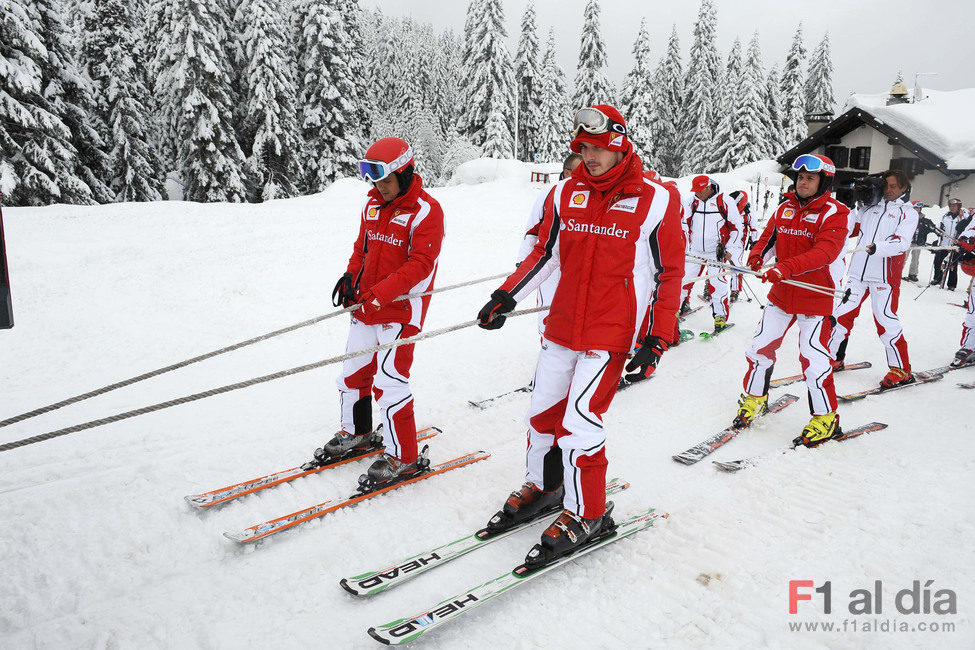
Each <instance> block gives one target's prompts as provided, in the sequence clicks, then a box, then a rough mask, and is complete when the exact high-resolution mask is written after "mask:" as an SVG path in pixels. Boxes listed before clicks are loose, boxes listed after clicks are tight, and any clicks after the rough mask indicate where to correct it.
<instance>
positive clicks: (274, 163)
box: [234, 0, 302, 201]
mask: <svg viewBox="0 0 975 650" xmlns="http://www.w3.org/2000/svg"><path fill="white" fill-rule="evenodd" d="M234 20H235V22H236V23H237V25H238V28H239V29H240V32H239V33H240V46H241V52H242V54H243V60H244V61H245V63H246V65H245V67H244V70H243V75H242V84H243V86H242V91H243V93H244V96H243V110H242V114H243V121H242V123H241V125H240V130H239V132H238V139H239V140H240V143H241V148H242V149H243V150H244V153H245V155H247V156H248V158H247V168H248V180H249V185H250V186H251V188H252V190H251V192H250V194H251V196H250V198H251V200H254V201H270V200H273V199H281V198H287V197H290V196H295V195H296V194H298V187H297V184H298V183H299V182H300V172H299V167H298V161H299V159H300V156H301V153H302V152H301V144H300V138H299V136H298V107H297V104H298V91H297V90H296V88H295V78H294V75H295V73H294V70H293V68H292V67H291V62H292V56H291V42H290V40H289V39H288V37H287V33H288V31H287V28H286V25H285V23H284V21H283V16H282V14H281V12H280V10H279V7H278V6H277V3H276V2H275V0H241V2H240V4H239V5H238V7H237V14H236V16H235V18H234Z"/></svg>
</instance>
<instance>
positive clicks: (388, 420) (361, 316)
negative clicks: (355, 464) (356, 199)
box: [336, 174, 444, 462]
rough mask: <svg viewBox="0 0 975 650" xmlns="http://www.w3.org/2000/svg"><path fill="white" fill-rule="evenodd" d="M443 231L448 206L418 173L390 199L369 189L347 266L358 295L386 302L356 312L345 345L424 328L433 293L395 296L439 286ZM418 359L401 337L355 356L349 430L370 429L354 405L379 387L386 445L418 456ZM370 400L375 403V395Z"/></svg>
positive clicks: (347, 375) (346, 383) (354, 347)
mask: <svg viewBox="0 0 975 650" xmlns="http://www.w3.org/2000/svg"><path fill="white" fill-rule="evenodd" d="M443 236H444V224H443V210H442V209H441V208H440V204H439V203H437V201H436V199H434V198H433V197H432V196H430V195H429V194H427V193H426V192H425V191H424V190H423V181H422V179H421V178H420V176H419V175H418V174H414V176H413V182H412V183H411V184H410V187H409V189H408V190H407V191H406V193H405V194H403V195H402V196H399V197H397V198H395V199H393V200H392V201H390V202H389V203H384V202H383V199H382V196H380V194H379V192H378V191H377V190H376V189H375V188H374V189H372V190H370V191H369V198H368V200H367V201H366V204H365V206H364V207H363V209H362V221H361V223H360V226H359V237H358V238H357V239H356V243H355V247H354V249H353V252H352V257H351V258H350V259H349V265H348V268H347V271H348V272H349V273H351V274H352V277H353V281H354V283H355V286H356V296H357V301H358V302H369V301H370V300H371V299H372V298H375V299H376V300H377V301H378V302H379V305H380V308H379V309H371V310H369V309H367V310H366V311H363V309H359V310H357V311H356V312H354V313H353V317H352V325H351V327H350V328H349V339H348V343H347V345H346V353H350V352H356V351H358V350H364V349H366V348H371V347H374V346H376V345H381V344H385V343H390V342H392V341H396V340H399V339H403V338H409V337H410V336H414V335H416V334H418V333H419V332H420V329H421V328H422V327H423V320H424V318H425V317H426V312H427V308H428V307H429V305H430V296H424V297H422V298H411V299H409V300H399V301H396V300H394V299H395V298H397V297H399V296H401V295H404V294H413V293H422V292H425V291H430V290H431V289H433V281H434V277H435V276H436V274H437V259H438V258H439V256H440V246H441V243H442V241H443ZM412 364H413V345H412V344H409V345H401V346H399V347H395V348H392V349H389V350H384V351H382V352H380V353H378V356H377V353H371V354H364V355H361V356H358V357H354V358H352V359H349V360H348V361H346V362H345V363H344V364H343V365H342V374H341V375H340V376H339V378H338V380H337V382H336V383H337V385H338V389H339V402H340V405H341V412H342V430H343V431H346V432H349V433H360V434H361V433H364V432H362V431H358V432H356V431H355V426H354V417H353V410H354V405H355V404H356V403H357V402H359V401H360V400H363V399H368V398H369V396H370V393H374V394H375V396H376V401H377V404H378V406H379V411H380V416H381V420H382V423H383V427H384V429H385V432H384V433H385V434H384V436H383V437H384V439H385V442H386V453H388V454H390V455H392V456H395V457H396V458H398V459H400V460H403V461H405V462H413V461H414V460H416V456H417V447H416V422H415V420H414V417H413V393H412V391H411V390H410V384H409V379H410V367H411V366H412ZM365 407H366V408H371V407H370V406H369V403H368V401H367V402H366V403H365ZM359 408H360V409H361V408H363V407H362V406H360V407H359Z"/></svg>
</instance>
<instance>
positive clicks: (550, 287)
mask: <svg viewBox="0 0 975 650" xmlns="http://www.w3.org/2000/svg"><path fill="white" fill-rule="evenodd" d="M550 191H551V190H546V191H544V192H541V193H540V194H539V195H538V198H537V199H535V204H534V205H532V211H531V214H529V215H528V223H527V224H525V236H524V238H523V239H522V240H521V247H520V248H519V249H518V264H521V263H522V262H523V261H525V258H526V257H528V255H529V253H531V252H532V249H534V248H535V244H537V243H538V231H539V229H541V227H542V217H544V216H545V199H546V198H548V195H549V192H550ZM557 286H559V272H558V271H555V272H554V273H552V275H550V276H548V278H546V280H545V281H544V282H542V283H541V284H540V285H538V293H537V294H536V296H535V303H536V306H538V307H548V306H549V305H551V304H552V296H554V295H555V287H557ZM546 318H548V312H547V311H540V312H538V334H539V335H544V334H545V319H546Z"/></svg>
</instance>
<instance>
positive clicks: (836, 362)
mask: <svg viewBox="0 0 975 650" xmlns="http://www.w3.org/2000/svg"><path fill="white" fill-rule="evenodd" d="M829 365H830V366H832V367H833V372H839V371H840V370H843V369H844V368H846V362H845V361H844V360H843V359H830V361H829Z"/></svg>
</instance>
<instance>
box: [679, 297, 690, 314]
mask: <svg viewBox="0 0 975 650" xmlns="http://www.w3.org/2000/svg"><path fill="white" fill-rule="evenodd" d="M689 313H691V297H690V296H688V297H687V298H684V302H682V303H681V305H680V313H678V314H677V315H678V316H687V315H688V314H689Z"/></svg>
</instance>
